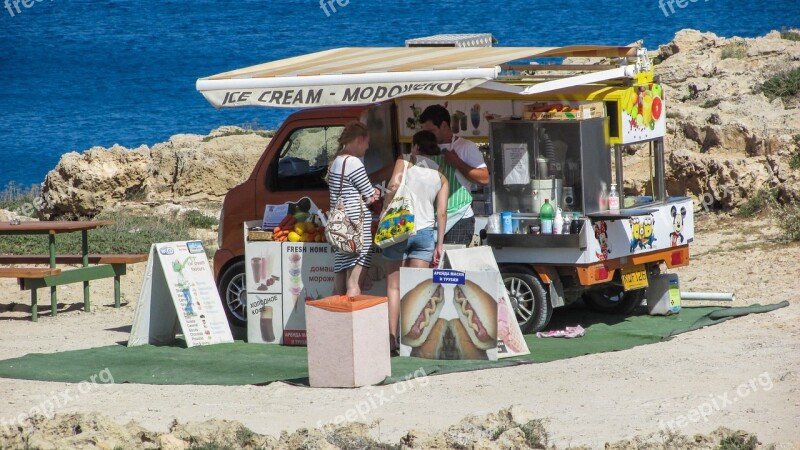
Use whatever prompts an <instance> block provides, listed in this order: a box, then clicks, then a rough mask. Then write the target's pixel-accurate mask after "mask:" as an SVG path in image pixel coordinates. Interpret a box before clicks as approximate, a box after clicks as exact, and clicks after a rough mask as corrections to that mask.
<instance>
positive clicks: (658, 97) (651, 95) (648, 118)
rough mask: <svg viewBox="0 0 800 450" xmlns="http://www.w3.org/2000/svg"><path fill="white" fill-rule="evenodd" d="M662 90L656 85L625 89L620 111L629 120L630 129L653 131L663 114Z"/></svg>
mask: <svg viewBox="0 0 800 450" xmlns="http://www.w3.org/2000/svg"><path fill="white" fill-rule="evenodd" d="M663 95H664V90H663V88H662V87H661V85H660V84H658V83H650V84H648V85H644V86H634V87H632V88H630V89H627V90H626V91H625V92H624V93H623V94H622V97H621V98H620V102H619V104H620V106H621V108H622V111H623V112H625V113H627V114H628V116H630V118H629V119H628V125H629V126H630V128H631V129H634V130H636V129H638V130H640V131H644V130H648V129H649V130H654V129H655V128H656V122H658V121H659V120H660V119H661V116H662V115H663V113H664V100H663Z"/></svg>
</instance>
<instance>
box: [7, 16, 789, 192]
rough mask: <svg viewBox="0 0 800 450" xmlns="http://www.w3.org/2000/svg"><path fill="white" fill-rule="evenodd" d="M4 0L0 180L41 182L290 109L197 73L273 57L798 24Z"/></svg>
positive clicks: (604, 39)
mask: <svg viewBox="0 0 800 450" xmlns="http://www.w3.org/2000/svg"><path fill="white" fill-rule="evenodd" d="M13 3H14V2H10V4H11V7H10V8H11V9H4V8H3V4H2V3H0V36H1V37H2V41H0V45H1V46H0V80H1V81H2V83H1V84H0V108H2V109H0V189H2V187H4V186H6V185H7V183H8V182H9V181H12V180H13V181H16V182H18V183H20V184H22V185H30V184H33V183H40V182H41V181H42V180H43V179H44V176H45V175H46V173H47V172H48V171H49V170H51V169H52V168H53V167H54V166H55V164H56V163H57V162H58V160H59V158H60V157H61V155H62V154H64V153H67V152H70V151H83V150H86V149H88V148H90V147H92V146H95V145H100V146H104V147H108V146H111V145H113V144H115V143H118V144H120V145H123V146H126V147H137V146H139V145H142V144H146V145H152V144H155V143H157V142H163V141H166V140H167V139H168V138H169V137H170V136H171V135H173V134H178V133H202V134H205V133H208V132H209V131H210V130H211V129H213V128H216V127H218V126H221V125H229V124H234V125H235V124H238V125H248V124H249V125H250V126H254V127H264V128H274V127H277V126H278V125H279V124H280V122H281V121H282V120H283V119H284V118H285V117H286V116H287V115H288V114H289V113H290V112H291V110H283V109H268V108H255V107H247V108H241V109H226V110H215V109H214V108H213V107H212V106H211V105H210V104H209V103H208V102H206V101H205V99H204V98H203V97H202V95H200V94H199V93H198V92H197V91H196V90H195V81H196V80H197V78H200V77H204V76H208V75H212V74H216V73H220V72H223V71H227V70H232V69H236V68H240V67H245V66H249V65H254V64H258V63H262V62H266V61H271V60H275V59H279V58H286V57H290V56H295V55H299V54H304V53H309V52H315V51H321V50H326V49H330V48H334V47H345V46H402V45H403V42H404V40H405V39H408V38H414V37H421V36H428V35H433V34H438V33H467V32H469V33H474V32H484V33H492V34H493V35H494V36H495V37H496V38H497V40H498V41H499V43H498V45H502V46H562V45H569V44H587V43H588V44H607V45H626V44H629V43H631V42H634V41H636V40H638V39H643V40H644V44H645V46H646V47H648V48H650V49H655V48H657V47H658V45H660V44H664V43H666V42H668V41H670V40H671V39H672V38H673V36H674V34H675V32H676V31H678V30H680V29H683V28H695V29H700V30H703V31H712V32H714V33H717V34H719V35H721V36H733V35H739V36H748V37H753V36H760V35H763V34H766V33H767V32H768V31H770V30H772V29H780V28H782V27H789V26H800V2H798V1H796V0H783V1H774V2H752V1H748V2H739V1H734V0H706V1H697V2H685V3H684V2H682V4H684V8H680V7H678V6H677V3H675V2H671V3H667V2H661V3H659V1H657V0H646V1H643V2H636V3H631V2H618V1H610V0H600V1H592V2H589V1H583V0H581V1H578V0H561V1H558V2H546V1H507V2H496V1H480V0H476V1H471V2H465V1H462V0H458V1H455V0H440V1H438V2H429V1H422V0H407V1H402V2H399V1H398V2H389V1H383V2H366V1H356V0H353V1H348V2H341V3H343V4H344V5H345V6H337V7H336V11H332V10H331V9H330V7H328V8H326V9H325V10H323V8H322V7H321V6H320V3H319V2H317V1H311V0H309V1H299V0H283V1H264V0H239V1H235V2H220V1H216V0H214V1H211V0H198V1H192V2H178V1H153V0H142V1H133V0H113V1H112V0H105V1H89V0H72V1H65V0H54V1H49V2H30V3H28V5H29V6H28V7H27V8H26V7H25V6H24V5H23V4H22V3H21V2H19V3H18V5H19V8H20V10H19V12H17V11H16V10H14V9H13V8H14V6H13ZM331 3H333V5H339V4H340V3H337V2H331ZM670 4H671V5H672V6H671V10H670V6H669V5H670ZM661 5H663V7H662V6H661ZM12 13H13V16H12Z"/></svg>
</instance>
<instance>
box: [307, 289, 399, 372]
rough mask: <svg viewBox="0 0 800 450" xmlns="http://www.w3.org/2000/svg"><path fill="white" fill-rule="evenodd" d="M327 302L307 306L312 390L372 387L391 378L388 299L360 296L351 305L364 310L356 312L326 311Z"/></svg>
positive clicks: (320, 301) (312, 303) (313, 302)
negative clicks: (325, 303)
mask: <svg viewBox="0 0 800 450" xmlns="http://www.w3.org/2000/svg"><path fill="white" fill-rule="evenodd" d="M333 299H334V300H335V298H333ZM327 300H329V299H323V300H319V301H312V302H308V303H306V304H305V310H306V313H305V316H306V328H307V329H306V340H307V345H308V378H309V383H310V384H311V387H357V386H368V385H372V384H377V383H380V382H381V381H383V380H384V379H385V378H386V377H387V376H389V375H391V373H392V365H391V362H390V359H389V308H388V303H387V300H386V297H373V296H369V295H361V296H359V297H356V300H355V301H353V302H348V303H353V304H354V305H353V307H354V308H361V309H354V310H352V311H334V310H330V309H326V308H325V307H323V306H324V302H325V301H327ZM359 303H361V304H362V305H363V304H366V305H367V306H364V307H362V305H359ZM321 304H323V306H320V305H321Z"/></svg>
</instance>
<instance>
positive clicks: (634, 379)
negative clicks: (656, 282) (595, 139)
mask: <svg viewBox="0 0 800 450" xmlns="http://www.w3.org/2000/svg"><path fill="white" fill-rule="evenodd" d="M696 219H697V230H696V232H697V236H696V241H697V242H696V243H695V244H693V245H692V250H691V251H692V258H693V259H692V264H691V266H690V267H688V268H684V269H680V270H678V271H677V272H678V273H679V275H680V277H681V289H682V290H683V291H715V292H734V293H735V294H736V301H735V302H734V305H735V306H742V305H750V304H754V303H761V304H766V303H775V302H778V301H782V300H789V301H790V302H791V305H790V306H789V307H788V308H783V309H780V310H777V311H774V312H771V313H767V314H759V315H751V316H747V317H743V318H739V319H735V320H731V321H728V322H726V323H723V324H720V325H716V326H713V327H709V328H706V329H703V330H699V331H695V332H691V333H687V334H684V335H681V336H678V337H677V338H675V339H673V340H671V341H668V342H663V343H658V344H653V345H648V346H641V347H637V348H634V349H630V350H626V351H621V352H614V353H605V354H596V355H590V356H583V357H578V358H573V359H569V360H564V361H556V362H551V363H546V364H532V365H526V366H520V367H512V368H504V369H493V370H483V371H477V372H469V373H461V374H451V375H443V376H433V377H429V378H423V379H420V380H415V381H409V382H406V383H400V384H395V385H390V386H383V387H369V388H361V389H311V388H303V387H294V386H289V385H286V384H284V383H273V384H270V385H268V386H236V387H223V386H150V385H133V384H113V385H110V386H103V387H94V388H92V389H90V390H88V392H86V393H83V392H81V391H78V389H77V388H78V385H75V384H68V383H50V382H37V381H24V380H13V379H3V380H2V385H0V398H2V399H3V400H2V401H0V420H5V421H11V420H13V417H15V416H17V415H19V414H21V413H27V412H29V411H30V410H31V408H34V407H36V406H37V405H40V404H41V403H42V402H45V401H47V399H49V398H51V397H52V396H54V395H56V396H58V395H61V393H63V392H69V393H71V395H70V396H71V398H70V399H69V400H65V401H64V404H63V405H62V406H61V407H60V408H58V410H57V411H56V412H58V413H70V412H98V413H100V414H103V415H105V416H107V417H108V418H110V419H111V420H113V421H116V422H118V423H121V424H124V423H127V422H128V421H130V420H135V421H137V422H138V423H140V424H141V425H142V426H144V427H145V428H148V429H150V430H154V431H166V430H167V429H168V427H169V425H170V423H171V422H173V420H176V419H177V420H178V421H179V422H181V423H184V422H188V421H201V420H206V419H210V418H221V419H229V420H237V421H240V422H242V423H243V424H244V425H245V426H247V427H249V428H250V429H252V430H253V431H255V432H257V433H262V434H269V435H273V436H277V435H278V434H280V432H281V431H282V430H286V431H289V432H292V431H294V430H296V429H298V428H301V427H313V426H316V425H318V424H319V423H324V422H330V421H333V420H335V419H336V417H337V416H340V415H341V416H345V415H347V414H348V411H353V413H352V414H355V411H356V410H358V409H362V410H363V409H364V405H365V404H367V405H373V404H375V405H376V406H375V407H372V406H370V407H369V408H368V410H367V411H366V412H364V414H363V417H364V419H365V420H364V421H365V422H371V421H375V420H382V421H381V424H380V427H379V435H376V438H380V439H382V440H388V441H391V442H395V443H396V442H397V440H398V439H399V438H400V437H401V436H403V435H405V434H406V433H407V432H408V430H411V429H416V430H420V431H438V430H443V429H445V428H447V427H448V426H451V425H453V424H455V423H456V422H458V421H459V420H460V419H461V418H463V417H464V416H467V415H472V414H486V413H490V412H496V411H498V410H499V409H501V408H505V407H508V406H511V405H515V406H519V407H522V408H523V409H526V410H528V411H530V412H531V413H533V415H534V416H535V417H539V418H543V419H545V420H546V421H547V429H548V430H549V432H550V436H551V439H552V441H551V442H552V443H554V444H556V445H558V446H559V447H566V446H577V445H587V446H591V447H593V448H603V446H604V444H605V443H606V442H613V441H618V440H621V439H627V438H632V437H634V436H647V435H650V434H651V433H658V432H659V431H660V430H662V429H664V428H669V427H670V426H672V427H674V429H675V430H676V431H678V432H680V433H682V434H686V435H692V434H694V433H709V432H711V431H712V430H714V429H716V428H718V427H720V426H725V427H728V428H732V429H743V430H746V431H748V432H751V433H755V434H756V435H757V436H758V438H759V440H760V441H761V442H762V443H764V444H769V443H778V444H779V445H778V448H800V429H798V424H800V294H798V292H797V291H798V287H800V283H799V282H798V278H800V264H798V261H799V260H800V245H799V244H798V243H795V244H791V245H786V244H781V243H779V242H778V241H776V240H775V238H776V237H778V236H779V231H778V230H777V229H775V228H774V227H771V226H770V225H769V223H768V222H767V221H764V220H761V221H736V220H733V219H729V218H724V217H721V216H703V215H699V216H697V217H696ZM144 266H145V265H144V264H139V265H136V266H133V267H132V268H131V271H130V272H129V275H128V276H126V277H125V278H124V280H123V296H124V298H123V302H124V306H123V307H122V308H120V309H114V308H113V295H112V287H111V283H110V282H107V281H99V282H94V283H93V288H92V289H93V292H92V295H93V298H94V301H93V309H92V312H91V313H84V312H83V311H82V309H81V308H82V289H81V287H80V286H66V287H62V288H59V300H60V303H61V304H60V305H59V314H58V315H57V317H49V312H44V313H43V314H42V315H41V316H40V319H39V322H38V323H32V322H30V321H29V320H28V317H29V308H28V307H27V302H28V299H29V297H28V294H27V292H20V291H19V290H18V289H17V288H16V284H15V280H13V279H12V280H8V279H2V280H0V355H1V356H2V358H13V357H17V356H22V355H25V354H27V353H34V352H60V351H67V350H73V349H82V348H89V347H96V346H103V345H111V344H114V343H117V342H121V341H126V340H127V338H128V332H129V330H130V324H131V320H132V316H133V311H134V306H135V302H136V299H137V298H138V294H139V290H140V284H141V277H142V273H143V271H144ZM695 304H697V303H695ZM15 305H16V306H15ZM42 309H46V308H42ZM557 313H558V312H557V311H556V314H557ZM532 350H533V353H534V354H535V352H536V349H535V347H534V348H533V349H532ZM265 364H268V362H267V361H265ZM111 375H113V373H112V374H111ZM370 399H372V401H369V400H370ZM376 399H380V400H381V401H382V403H383V404H378V403H381V401H375V400H376ZM352 414H351V415H352Z"/></svg>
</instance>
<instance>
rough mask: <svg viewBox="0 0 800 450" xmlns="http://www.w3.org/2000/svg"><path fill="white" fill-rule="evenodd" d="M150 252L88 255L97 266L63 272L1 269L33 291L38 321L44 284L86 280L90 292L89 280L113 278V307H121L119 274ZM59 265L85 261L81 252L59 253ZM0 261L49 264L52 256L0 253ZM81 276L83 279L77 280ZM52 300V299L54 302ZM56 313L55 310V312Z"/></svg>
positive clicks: (88, 261) (86, 307) (34, 314)
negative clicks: (74, 253) (38, 295)
mask: <svg viewBox="0 0 800 450" xmlns="http://www.w3.org/2000/svg"><path fill="white" fill-rule="evenodd" d="M148 257H149V254H146V253H145V254H120V255H88V256H87V258H86V264H91V265H93V266H95V267H92V268H89V267H83V268H79V269H74V270H67V271H63V272H62V271H61V269H55V268H49V267H48V268H39V267H20V268H16V267H11V268H5V269H2V268H0V277H4V278H17V281H18V282H19V285H20V288H21V289H22V290H30V291H31V319H32V320H33V321H36V320H37V317H38V314H37V306H36V302H37V297H36V290H37V289H39V288H41V287H52V286H58V285H62V284H69V283H74V282H76V281H83V282H84V292H85V293H86V294H88V292H87V291H88V289H89V287H88V286H89V283H88V280H90V279H100V278H112V277H113V278H114V307H115V308H119V307H120V302H121V299H120V297H121V292H120V291H121V288H120V277H121V276H122V275H125V274H126V273H127V265H128V264H136V263H140V262H145V261H147V258H148ZM55 262H56V264H76V265H83V264H84V260H83V256H81V255H56V258H55ZM0 264H7V265H17V264H47V265H49V264H50V257H49V256H48V255H0ZM81 270H83V271H86V270H90V271H91V273H82V274H80V275H79V274H78V272H79V271H81ZM78 278H80V279H78ZM84 298H85V301H84V310H85V311H86V312H89V310H90V305H89V304H88V301H86V299H88V295H85V296H84ZM51 303H53V302H51ZM56 309H57V305H56V304H52V305H51V310H53V311H55V310H56ZM54 314H55V313H54Z"/></svg>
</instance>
